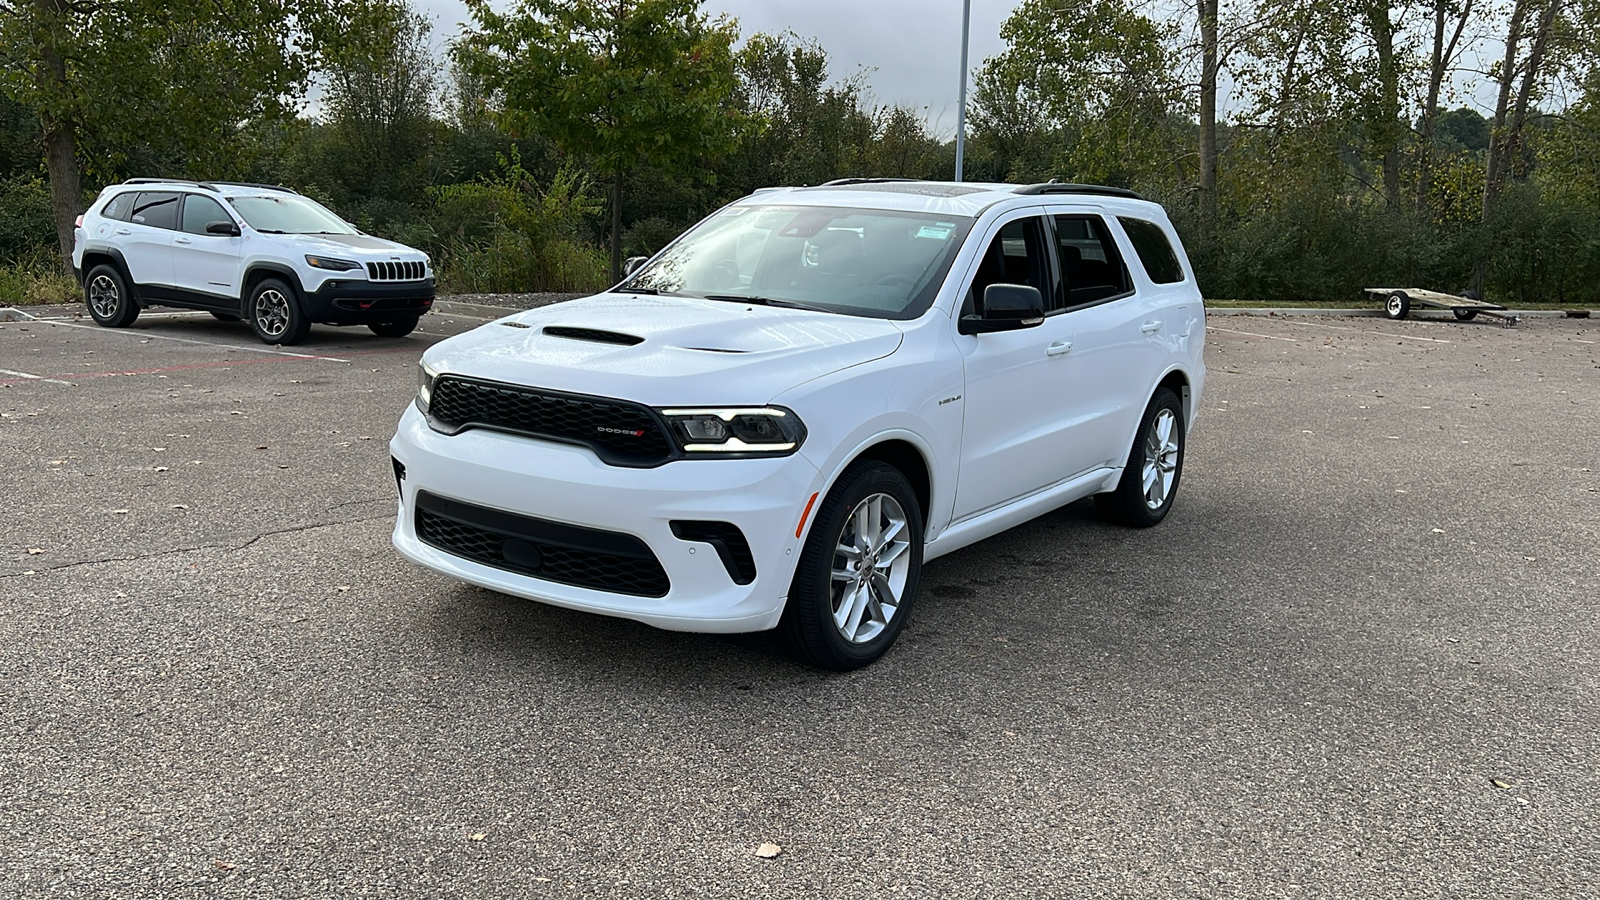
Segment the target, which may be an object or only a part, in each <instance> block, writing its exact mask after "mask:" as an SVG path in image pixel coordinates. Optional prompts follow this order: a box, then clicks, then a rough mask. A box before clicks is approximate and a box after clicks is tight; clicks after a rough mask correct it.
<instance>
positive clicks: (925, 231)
mask: <svg viewBox="0 0 1600 900" xmlns="http://www.w3.org/2000/svg"><path fill="white" fill-rule="evenodd" d="M949 236H950V229H948V228H935V227H934V226H932V225H924V226H922V228H921V229H919V230H918V231H917V237H919V238H934V239H936V240H941V241H942V240H944V239H946V238H948V237H949Z"/></svg>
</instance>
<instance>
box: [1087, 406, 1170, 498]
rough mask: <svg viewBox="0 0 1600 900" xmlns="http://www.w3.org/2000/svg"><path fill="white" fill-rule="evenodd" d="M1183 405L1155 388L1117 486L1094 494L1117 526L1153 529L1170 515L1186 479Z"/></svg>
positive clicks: (1140, 421)
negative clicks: (1114, 488)
mask: <svg viewBox="0 0 1600 900" xmlns="http://www.w3.org/2000/svg"><path fill="white" fill-rule="evenodd" d="M1183 453H1184V429H1183V404H1182V403H1181V402H1179V400H1178V395H1177V394H1175V393H1173V392H1172V390H1171V389H1170V388H1164V387H1163V388H1157V389H1156V393H1155V396H1153V397H1151V398H1150V405H1149V406H1148V407H1146V408H1145V411H1144V418H1142V419H1140V420H1139V431H1138V434H1137V436H1136V437H1135V438H1134V439H1133V449H1132V450H1130V451H1128V464H1127V465H1126V466H1125V467H1123V470H1122V480H1120V481H1118V482H1117V488H1116V490H1114V491H1111V492H1110V493H1106V494H1096V495H1094V502H1095V505H1096V506H1098V507H1099V508H1100V512H1101V513H1102V514H1104V515H1105V516H1106V518H1108V519H1110V520H1112V521H1113V522H1118V523H1121V524H1123V525H1128V526H1131V527H1133V528H1149V527H1150V526H1152V525H1155V524H1156V523H1158V522H1160V521H1161V520H1162V519H1165V518H1166V517H1167V513H1168V512H1169V511H1170V510H1171V509H1172V501H1173V500H1174V499H1176V498H1177V496H1178V482H1179V481H1180V480H1182V477H1183Z"/></svg>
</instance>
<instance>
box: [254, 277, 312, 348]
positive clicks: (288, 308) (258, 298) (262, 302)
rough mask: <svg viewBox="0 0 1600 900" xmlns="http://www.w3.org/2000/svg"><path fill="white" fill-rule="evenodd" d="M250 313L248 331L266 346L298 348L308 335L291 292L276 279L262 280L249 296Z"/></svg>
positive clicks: (297, 302)
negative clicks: (251, 330)
mask: <svg viewBox="0 0 1600 900" xmlns="http://www.w3.org/2000/svg"><path fill="white" fill-rule="evenodd" d="M249 312H250V327H251V328H253V329H255V332H256V337H258V338H260V339H261V340H262V341H264V342H266V343H268V344H281V345H284V346H288V345H290V344H298V343H300V342H301V341H303V340H305V338H306V334H307V333H308V332H309V331H311V322H310V321H309V320H307V319H306V314H305V313H304V312H303V311H301V309H300V301H299V299H298V298H296V296H295V292H294V288H292V287H290V286H289V285H288V284H287V283H286V282H284V281H283V280H281V279H278V278H265V279H262V281H261V283H259V284H257V285H256V289H255V290H253V291H251V292H250V306H249Z"/></svg>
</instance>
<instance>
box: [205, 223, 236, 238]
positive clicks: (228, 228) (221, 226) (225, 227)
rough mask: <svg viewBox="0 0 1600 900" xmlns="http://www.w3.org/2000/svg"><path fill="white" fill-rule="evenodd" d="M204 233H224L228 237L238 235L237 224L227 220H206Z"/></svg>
mask: <svg viewBox="0 0 1600 900" xmlns="http://www.w3.org/2000/svg"><path fill="white" fill-rule="evenodd" d="M206 234H225V235H228V236H229V237H238V236H239V226H238V225H236V224H234V223H233V222H228V221H219V222H207V223H206Z"/></svg>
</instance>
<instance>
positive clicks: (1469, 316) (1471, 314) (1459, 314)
mask: <svg viewBox="0 0 1600 900" xmlns="http://www.w3.org/2000/svg"><path fill="white" fill-rule="evenodd" d="M1477 317H1478V311H1477V310H1475V309H1458V310H1456V318H1457V319H1459V320H1461V321H1463V322H1471V321H1472V320H1473V319H1476V318H1477Z"/></svg>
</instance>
